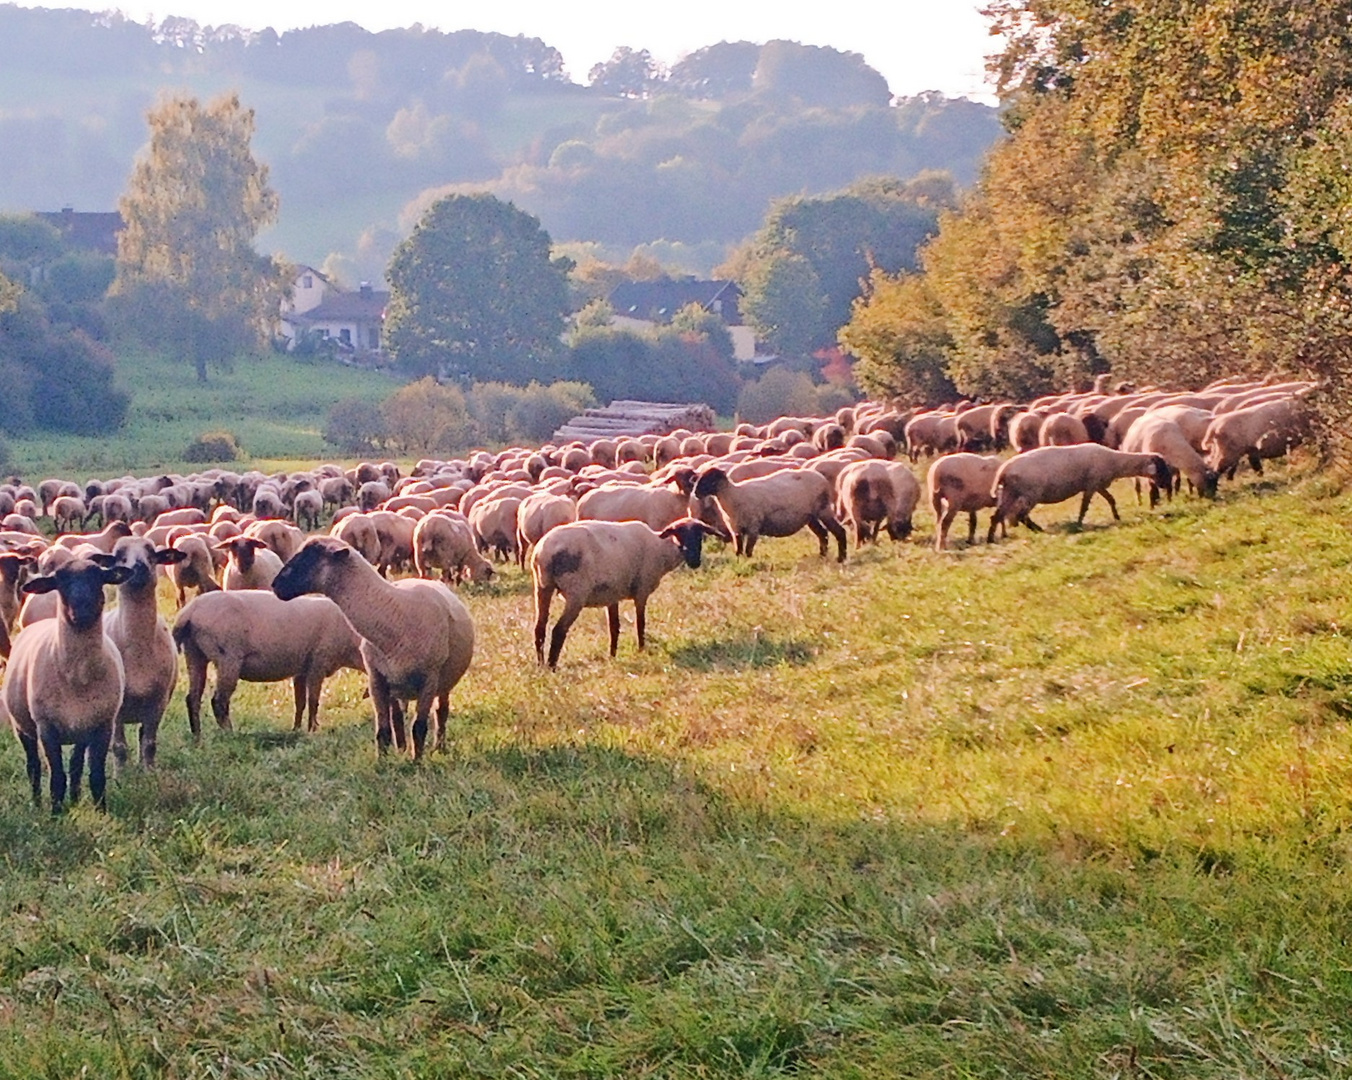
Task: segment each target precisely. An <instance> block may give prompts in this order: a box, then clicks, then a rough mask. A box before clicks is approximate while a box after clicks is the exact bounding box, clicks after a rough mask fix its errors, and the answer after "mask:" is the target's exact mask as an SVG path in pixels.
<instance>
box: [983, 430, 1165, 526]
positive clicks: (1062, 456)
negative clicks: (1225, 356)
mask: <svg viewBox="0 0 1352 1080" xmlns="http://www.w3.org/2000/svg"><path fill="white" fill-rule="evenodd" d="M1127 476H1144V477H1146V478H1148V479H1150V480H1153V481H1154V482H1155V483H1157V484H1158V485H1159V486H1160V487H1164V486H1165V485H1166V484H1169V483H1170V482H1171V480H1172V474H1171V473H1170V472H1169V463H1168V462H1167V461H1165V460H1164V458H1162V457H1160V456H1159V455H1158V454H1126V453H1123V452H1122V451H1121V450H1110V449H1108V447H1106V446H1100V445H1099V444H1098V443H1081V444H1080V445H1078V446H1043V447H1039V448H1037V449H1036V450H1029V451H1028V452H1027V453H1024V454H1020V455H1018V456H1017V457H1013V458H1010V459H1009V460H1008V461H1006V462H1005V463H1004V464H1003V465H1001V466H1000V470H999V472H997V473H996V474H995V485H994V487H993V489H992V492H993V494H994V495H995V498H996V505H995V514H994V515H993V516H992V517H991V526H990V530H989V531H988V533H987V534H986V542H987V543H988V544H993V543H994V542H995V527H996V525H998V524H1004V523H1006V522H1015V523H1022V524H1024V525H1027V526H1028V528H1030V529H1032V530H1033V531H1034V532H1041V531H1042V527H1041V526H1040V525H1037V524H1036V523H1034V521H1033V520H1032V518H1030V517H1029V516H1028V513H1029V511H1030V510H1032V509H1033V507H1035V506H1037V505H1039V504H1040V503H1058V502H1062V501H1063V500H1065V499H1069V498H1071V497H1072V496H1074V495H1079V496H1080V497H1081V499H1080V515H1079V518H1078V519H1077V520H1078V522H1079V523H1080V524H1084V516H1085V514H1087V513H1088V512H1089V501H1090V500H1091V499H1092V498H1093V497H1094V495H1095V494H1099V495H1102V496H1103V498H1104V500H1105V501H1106V502H1107V503H1108V507H1109V509H1111V510H1112V512H1113V520H1114V521H1120V520H1121V515H1119V514H1118V512H1117V501H1116V500H1115V499H1114V498H1113V497H1112V493H1111V492H1109V491H1108V487H1109V485H1110V484H1112V482H1113V481H1114V480H1118V479H1121V478H1123V477H1127Z"/></svg>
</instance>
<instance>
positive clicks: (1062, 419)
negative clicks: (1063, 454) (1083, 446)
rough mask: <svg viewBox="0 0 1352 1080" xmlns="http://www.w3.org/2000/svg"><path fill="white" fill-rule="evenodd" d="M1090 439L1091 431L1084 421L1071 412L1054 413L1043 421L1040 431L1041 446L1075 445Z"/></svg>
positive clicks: (1039, 441)
mask: <svg viewBox="0 0 1352 1080" xmlns="http://www.w3.org/2000/svg"><path fill="white" fill-rule="evenodd" d="M1089 441H1090V439H1089V431H1088V429H1086V427H1085V426H1084V421H1083V420H1080V419H1079V418H1078V417H1074V416H1071V415H1070V413H1052V414H1051V416H1049V417H1047V419H1046V420H1044V421H1042V427H1041V429H1039V431H1038V444H1039V445H1040V446H1075V445H1077V444H1079V443H1087V442H1089Z"/></svg>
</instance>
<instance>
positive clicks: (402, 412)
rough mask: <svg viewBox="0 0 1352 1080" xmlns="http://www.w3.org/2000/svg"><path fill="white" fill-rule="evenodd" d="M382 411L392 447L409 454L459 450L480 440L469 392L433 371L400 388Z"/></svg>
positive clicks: (426, 455) (422, 455)
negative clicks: (446, 383) (442, 380)
mask: <svg viewBox="0 0 1352 1080" xmlns="http://www.w3.org/2000/svg"><path fill="white" fill-rule="evenodd" d="M380 411H381V415H382V416H383V417H384V420H385V428H386V434H387V437H388V439H389V444H390V446H391V448H392V449H393V450H394V451H395V452H396V453H398V454H402V455H404V456H405V457H429V456H431V455H433V454H441V455H449V454H455V453H458V452H460V451H463V450H467V449H468V448H469V447H471V446H473V445H474V443H475V442H476V441H477V437H478V428H477V426H476V425H475V423H474V420H473V418H472V417H471V416H470V414H469V407H468V406H467V405H466V403H465V395H464V394H463V393H462V392H461V391H460V389H459V388H458V387H455V386H443V385H442V384H440V383H438V382H437V381H436V379H434V378H432V376H430V375H429V376H427V377H426V378H423V379H419V380H418V381H417V382H414V383H409V384H408V385H407V386H405V387H404V388H403V389H401V390H396V391H395V392H394V393H393V394H391V395H390V396H389V397H388V398H386V399H385V401H384V403H383V404H382V405H381V406H380Z"/></svg>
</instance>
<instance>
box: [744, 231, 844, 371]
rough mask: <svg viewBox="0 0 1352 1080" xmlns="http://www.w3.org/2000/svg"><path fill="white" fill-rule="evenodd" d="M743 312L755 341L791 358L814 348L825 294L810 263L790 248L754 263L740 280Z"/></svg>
mask: <svg viewBox="0 0 1352 1080" xmlns="http://www.w3.org/2000/svg"><path fill="white" fill-rule="evenodd" d="M742 290H743V294H744V295H743V297H742V305H741V307H742V314H743V316H745V318H746V321H747V324H748V325H749V326H750V327H751V328H752V329H753V330H755V331H756V337H757V339H758V340H760V341H763V342H764V343H765V344H766V345H767V346H769V348H770V349H771V351H773V352H775V353H778V354H779V355H780V356H784V357H788V358H791V359H801V358H803V357H806V356H810V355H811V354H812V352H813V350H814V349H816V348H817V346H818V344H819V341H818V338H819V337H820V332H821V323H822V318H823V316H824V314H825V312H826V294H825V293H823V292H822V283H821V279H820V278H819V277H818V276H817V272H816V271H815V270H814V269H813V268H812V264H811V263H810V262H809V261H808V260H807V259H805V258H804V257H803V256H802V255H798V254H796V253H794V252H791V251H776V252H774V253H773V254H772V255H771V256H770V257H769V258H767V259H763V260H761V261H759V262H757V263H756V264H755V265H754V266H753V267H752V268H751V271H750V272H749V273H748V274H747V276H746V278H745V280H744V281H743V283H742Z"/></svg>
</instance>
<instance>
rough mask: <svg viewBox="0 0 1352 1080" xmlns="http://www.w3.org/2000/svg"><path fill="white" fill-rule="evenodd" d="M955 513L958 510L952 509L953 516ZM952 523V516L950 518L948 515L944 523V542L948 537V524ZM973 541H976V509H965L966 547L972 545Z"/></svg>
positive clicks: (955, 515)
mask: <svg viewBox="0 0 1352 1080" xmlns="http://www.w3.org/2000/svg"><path fill="white" fill-rule="evenodd" d="M957 514H958V511H956V510H954V511H953V517H957ZM952 523H953V518H952V517H950V518H949V519H948V521H947V522H945V523H944V540H945V542H946V541H947V539H948V526H949V525H951V524H952ZM975 543H976V511H975V510H968V511H967V546H968V547H971V546H972V545H973V544H975Z"/></svg>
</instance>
